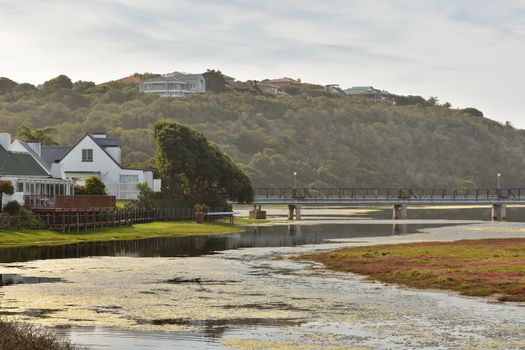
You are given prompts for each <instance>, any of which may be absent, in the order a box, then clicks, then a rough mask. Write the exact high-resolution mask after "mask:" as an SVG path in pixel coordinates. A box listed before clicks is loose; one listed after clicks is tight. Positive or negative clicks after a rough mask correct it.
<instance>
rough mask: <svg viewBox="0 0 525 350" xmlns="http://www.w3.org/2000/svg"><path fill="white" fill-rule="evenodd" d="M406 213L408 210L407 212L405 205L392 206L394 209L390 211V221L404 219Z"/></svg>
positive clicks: (406, 215)
mask: <svg viewBox="0 0 525 350" xmlns="http://www.w3.org/2000/svg"><path fill="white" fill-rule="evenodd" d="M407 212H408V210H407V205H406V204H394V208H393V211H392V219H393V220H399V219H406V218H407V217H408V214H407Z"/></svg>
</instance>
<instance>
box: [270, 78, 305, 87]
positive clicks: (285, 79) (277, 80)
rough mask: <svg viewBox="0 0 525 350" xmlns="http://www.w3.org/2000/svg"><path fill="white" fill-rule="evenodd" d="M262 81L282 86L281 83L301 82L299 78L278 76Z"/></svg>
mask: <svg viewBox="0 0 525 350" xmlns="http://www.w3.org/2000/svg"><path fill="white" fill-rule="evenodd" d="M263 82H264V83H267V84H272V85H277V86H282V85H288V84H301V79H297V80H296V79H292V78H288V77H284V78H279V79H269V80H264V81H263Z"/></svg>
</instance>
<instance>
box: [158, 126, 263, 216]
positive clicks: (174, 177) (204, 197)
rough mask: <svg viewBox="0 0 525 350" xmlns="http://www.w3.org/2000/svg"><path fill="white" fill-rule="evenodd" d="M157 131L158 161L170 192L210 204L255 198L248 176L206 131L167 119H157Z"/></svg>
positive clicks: (160, 171)
mask: <svg viewBox="0 0 525 350" xmlns="http://www.w3.org/2000/svg"><path fill="white" fill-rule="evenodd" d="M154 134H155V140H156V141H157V151H156V153H155V165H156V169H157V170H158V171H159V173H160V175H161V176H162V178H163V179H164V184H163V191H164V192H165V193H166V194H167V195H173V196H174V197H175V198H184V199H188V200H190V201H192V202H193V203H202V204H206V205H210V206H218V205H224V204H226V199H229V200H234V201H237V202H239V203H247V202H251V201H252V199H253V189H252V187H251V182H250V179H249V178H248V176H247V175H246V174H245V173H244V171H243V170H242V169H241V168H239V166H238V165H237V164H235V162H234V161H233V160H231V158H230V157H228V156H227V155H225V154H224V153H222V152H221V150H220V149H219V148H218V147H217V145H215V144H212V143H210V142H209V141H208V140H207V139H206V137H204V136H203V135H202V134H200V133H198V132H197V131H195V130H194V129H191V128H188V127H186V126H184V125H181V124H178V123H174V122H167V121H160V122H157V123H155V125H154Z"/></svg>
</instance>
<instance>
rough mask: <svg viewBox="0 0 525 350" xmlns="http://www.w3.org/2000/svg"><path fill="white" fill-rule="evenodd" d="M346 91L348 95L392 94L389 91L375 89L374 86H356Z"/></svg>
mask: <svg viewBox="0 0 525 350" xmlns="http://www.w3.org/2000/svg"><path fill="white" fill-rule="evenodd" d="M344 92H345V93H346V94H347V95H373V94H390V93H389V92H388V91H385V90H379V89H375V88H374V87H373V86H354V87H351V88H350V89H346V90H344Z"/></svg>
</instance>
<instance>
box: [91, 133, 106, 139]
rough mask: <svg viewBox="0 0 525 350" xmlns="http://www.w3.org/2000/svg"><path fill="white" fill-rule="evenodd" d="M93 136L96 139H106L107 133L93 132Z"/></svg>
mask: <svg viewBox="0 0 525 350" xmlns="http://www.w3.org/2000/svg"><path fill="white" fill-rule="evenodd" d="M91 136H93V137H94V138H96V139H105V138H106V133H105V132H93V133H91Z"/></svg>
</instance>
